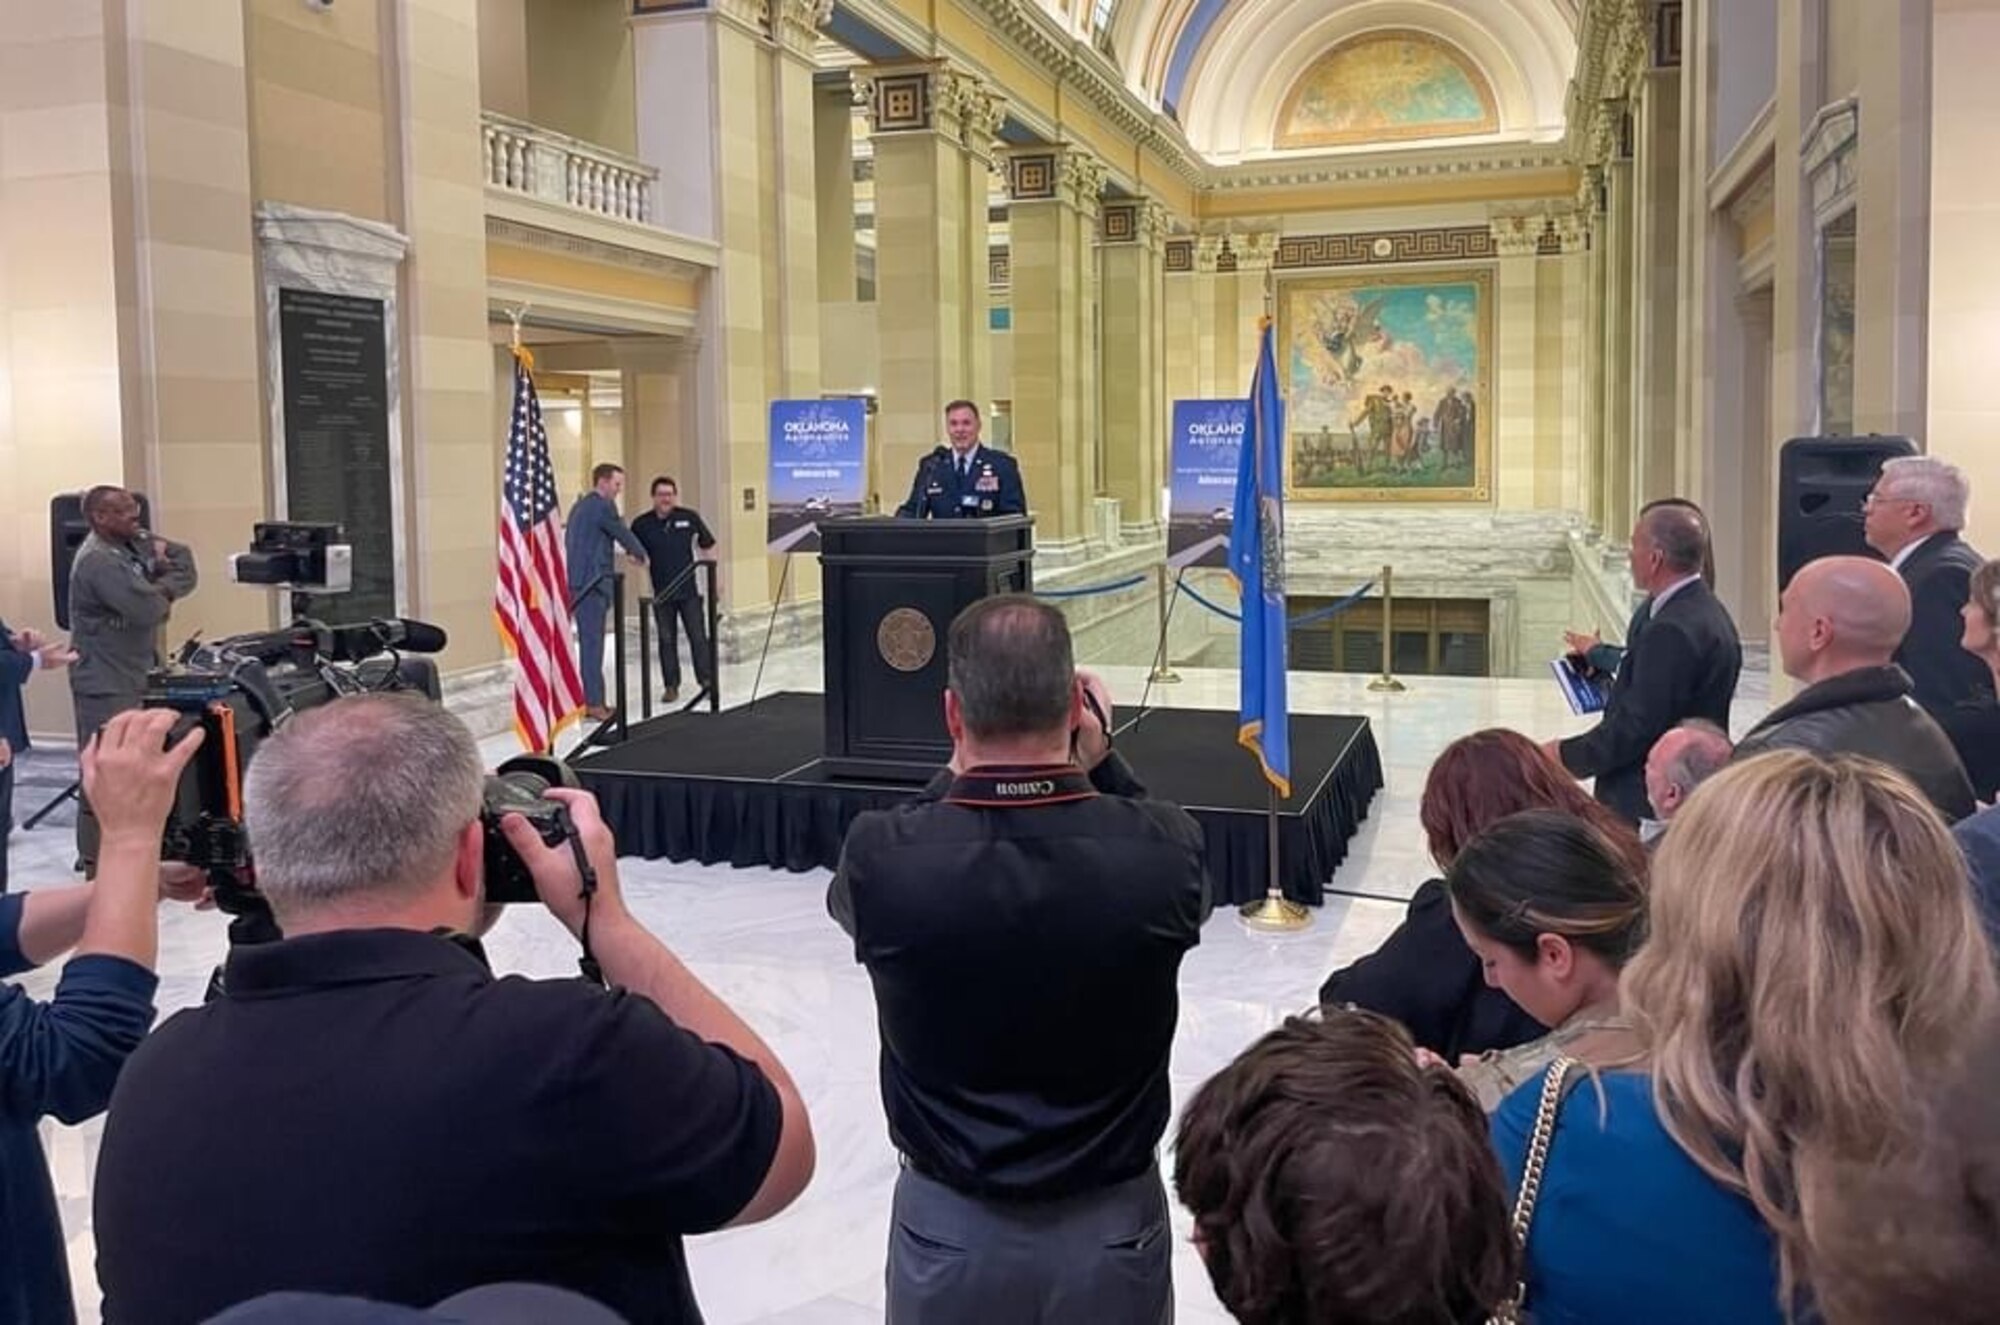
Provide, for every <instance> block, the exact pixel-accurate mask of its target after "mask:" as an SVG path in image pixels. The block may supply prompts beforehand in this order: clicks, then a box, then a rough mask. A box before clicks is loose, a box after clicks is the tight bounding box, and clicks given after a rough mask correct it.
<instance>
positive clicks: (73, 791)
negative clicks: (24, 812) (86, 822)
mask: <svg viewBox="0 0 2000 1325" xmlns="http://www.w3.org/2000/svg"><path fill="white" fill-rule="evenodd" d="M82 793H83V783H82V782H81V781H77V782H72V783H70V784H69V785H68V786H67V787H64V788H63V789H62V790H61V791H59V792H57V793H56V798H55V799H54V800H52V801H50V802H49V803H48V804H47V805H44V806H43V807H42V808H41V809H39V810H36V811H35V812H34V813H33V814H31V815H29V816H28V817H27V818H25V819H23V820H22V821H21V827H22V829H23V830H26V829H30V828H33V827H34V826H35V825H36V824H38V823H40V822H41V821H42V820H44V819H46V818H48V817H49V816H50V815H51V814H53V813H54V812H55V809H56V807H57V806H58V805H61V804H62V803H63V802H64V801H66V800H68V799H69V798H70V797H72V796H80V795H82Z"/></svg>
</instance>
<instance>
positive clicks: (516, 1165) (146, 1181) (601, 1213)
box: [95, 694, 813, 1323]
mask: <svg viewBox="0 0 2000 1325" xmlns="http://www.w3.org/2000/svg"><path fill="white" fill-rule="evenodd" d="M484 782H485V774H484V772H483V770H482V768H481V765H480V760H479V752H478V749H477V747H476V746H475V745H474V743H473V740H472V736H471V733H470V732H468V731H467V730H466V728H465V726H464V724H462V723H461V722H460V721H459V720H458V719H457V718H456V717H453V716H452V715H451V714H449V713H448V712H446V711H445V710H444V709H442V708H440V707H438V706H436V705H433V704H430V703H427V702H425V701H424V700H423V699H421V698H419V697H416V696H413V695H407V694H405V695H393V694H392V695H366V696H359V697H349V698H342V699H336V700H334V701H332V702H330V703H327V704H324V705H322V706H320V707H317V708H313V709H311V710H309V711H306V712H303V713H300V714H298V715H297V716H295V717H294V718H292V719H291V720H290V721H289V722H287V723H285V724H284V725H283V726H282V727H280V728H279V729H278V730H277V732H276V734H275V735H273V736H272V737H271V738H270V739H269V740H267V741H265V742H264V743H263V744H262V745H261V746H260V747H259V749H258V750H257V753H256V756H255V758H254V759H253V760H252V761H251V763H250V766H249V770H248V775H247V779H246V785H245V789H244V811H245V818H246V823H247V828H248V834H249V840H250V845H251V849H252V852H253V853H254V856H255V859H256V880H257V886H258V889H259V891H260V892H261V893H262V895H263V896H264V898H265V899H266V900H267V901H268V902H269V904H270V907H271V909H272V911H273V913H274V915H275V917H276V919H277V922H278V925H279V927H280V928H281V929H282V930H283V932H284V934H285V937H284V938H283V939H281V940H279V941H276V942H271V943H262V944H253V945H248V946H242V947H238V948H236V949H234V950H233V951H232V952H231V953H230V955H229V958H228V962H227V965H226V967H225V970H224V979H223V993H222V995H221V997H219V998H217V999H216V1000H215V1001H213V1002H211V1003H209V1004H208V1005H207V1006H205V1007H202V1008H199V1009H193V1010H189V1011H186V1012H182V1013H180V1014H178V1015H177V1016H175V1017H173V1018H171V1019H170V1020H168V1021H167V1022H166V1024H165V1025H163V1026H162V1027H161V1028H160V1030H159V1032H158V1033H157V1034H156V1035H155V1036H154V1037H153V1039H152V1040H150V1041H149V1042H148V1043H147V1044H146V1045H145V1046H144V1047H143V1048H142V1049H141V1050H140V1052H139V1053H138V1054H137V1055H136V1056H135V1057H134V1059H133V1061H132V1063H131V1064H130V1066H129V1068H128V1070H127V1071H126V1073H125V1076H124V1078H123V1080H122V1081H121V1082H120V1084H119V1089H118V1093H117V1097H116V1100H115V1102H114V1106H113V1109H112V1113H111V1117H110V1119H109V1120H108V1122H107V1124H106V1128H105V1135H104V1146H103V1151H102V1154H101V1157H100V1159H99V1163H98V1173H97V1184H96V1205H95V1225H96V1231H97V1246H98V1277H99V1280H100V1282H101V1284H102V1285H103V1288H104V1319H105V1320H106V1321H110V1322H119V1321H137V1320H143V1321H146V1322H164V1323H172V1322H193V1321H199V1320H203V1319H205V1318H207V1317H208V1316H210V1315H212V1314H213V1313H215V1312H218V1311H221V1310H223V1309H224V1308H226V1307H229V1306H231V1305H234V1304H236V1303H239V1302H243V1301H246V1300H248V1299H251V1298H254V1297H256V1296H259V1295H260V1294H264V1293H268V1292H272V1291H278V1290H284V1289H311V1290H314V1291H319V1292H334V1293H343V1294H352V1295H356V1296H362V1297H369V1298H374V1299H378V1300H381V1301H386V1302H396V1303H403V1304H407V1305H424V1304H428V1303H431V1302H435V1301H437V1300H438V1299H440V1298H442V1297H445V1296H447V1295H449V1294H452V1293H455V1292H458V1291H461V1290H463V1289H466V1288H470V1287H473V1286H476V1285H479V1284H485V1283H494V1282H504V1281H527V1282H538V1283H546V1284H551V1285H555V1286H558V1287H562V1288H568V1289H571V1290H573V1291H576V1292H579V1293H582V1294H584V1295H585V1296H587V1297H590V1298H593V1299H595V1300H597V1301H599V1302H602V1303H603V1304H604V1305H606V1306H608V1307H610V1308H612V1309H613V1310H616V1311H618V1312H620V1313H622V1314H623V1315H625V1316H626V1317H627V1318H628V1319H630V1320H632V1321H633V1322H635V1323H639V1322H680V1321H696V1320H699V1319H700V1315H699V1311H698V1309H697V1308H696V1306H695V1303H694V1296H693V1290H692V1288H691V1286H690V1284H689V1282H688V1276H687V1267H686V1260H685V1257H684V1253H683V1250H682V1246H681V1238H682V1236H683V1235H685V1234H690V1233H700V1232H706V1231H709V1230H712V1229H717V1228H721V1227H724V1226H725V1225H731V1224H744V1223H754V1222H756V1221H758V1220H762V1219H766V1218H769V1217H770V1216H771V1215H773V1214H776V1213H777V1212H778V1211H780V1210H782V1209H783V1208H785V1206H787V1205H789V1204H790V1203H791V1201H792V1200H793V1199H794V1198H795V1197H796V1196H797V1195H798V1194H799V1192H800V1191H801V1190H803V1189H804V1187H805V1184H806V1182H807V1180H808V1179H809V1178H810V1176H811V1174H812V1168H813V1140H812V1132H811V1127H810V1124H809V1122H808V1120H807V1117H806V1112H805V1107H804V1105H803V1104H802V1103H801V1102H800V1099H799V1094H798V1090H797V1088H796V1087H795V1086H794V1085H793V1084H792V1081H791V1079H790V1077H789V1076H788V1075H787V1074H786V1072H785V1070H784V1068H783V1066H782V1065H780V1064H779V1062H778V1060H777V1058H776V1056H775V1055H773V1054H772V1052H771V1050H770V1049H769V1048H768V1047H767V1046H766V1045H765V1044H764V1042H763V1041H762V1040H760V1039H759V1038H758V1037H757V1035H756V1033H755V1032H754V1031H752V1030H751V1029H750V1028H749V1027H748V1026H747V1025H745V1024H744V1023H743V1021H742V1020H741V1019H740V1018H739V1017H738V1016H737V1015H736V1014H735V1013H734V1012H733V1011H732V1010H731V1009H730V1008H729V1007H728V1006H727V1005H726V1004H724V1003H723V1002H722V1001H721V1000H720V999H719V998H717V997H716V996H715V995H714V994H713V993H711V992H710V991H709V990H708V989H707V988H706V987H705V986H704V985H703V984H702V983H701V982H700V981H699V980H698V979H696V978H695V976H694V975H693V974H692V973H691V972H690V971H689V970H688V969H687V968H686V967H685V966H683V965H682V964H681V962H680V961H679V959H677V958H676V957H675V956H674V955H673V954H672V953H671V952H669V951H668V950H667V949H666V947H665V946H664V945H662V944H661V943H660V942H659V940H657V939H655V938H654V937H653V936H652V935H651V934H649V933H648V932H647V931H646V930H645V929H644V928H643V927H642V926H641V925H640V924H639V922H638V921H637V920H636V919H635V918H634V917H633V916H632V914H631V913H630V912H629V911H628V910H627V909H626V907H625V904H624V901H623V898H622V896H621V895H620V892H619V887H618V864H617V859H616V853H615V851H614V849H613V846H612V841H611V834H610V831H609V830H608V829H607V828H606V827H605V826H604V823H603V821H602V819H601V818H600V817H599V816H598V813H597V805H596V802H595V801H594V800H593V799H592V798H591V797H590V796H589V795H587V794H586V793H583V792H580V791H568V790H556V791H552V792H550V793H549V795H550V797H551V798H552V799H556V800H559V801H561V802H562V804H563V806H564V807H565V808H566V810H567V814H568V817H569V819H570V821H571V822H573V824H574V826H575V829H576V832H577V835H578V838H579V839H580V841H581V843H582V848H583V851H584V852H585V853H586V854H587V857H588V861H589V864H590V866H591V872H592V873H593V874H594V876H595V890H594V893H590V894H588V895H586V893H585V875H584V874H583V872H582V871H580V870H579V867H578V863H577V861H576V859H575V856H574V854H573V852H572V849H571V843H569V842H567V841H564V842H562V843H560V844H559V845H557V846H550V845H547V844H545V842H544V839H543V838H542V837H541V836H540V835H538V834H537V833H536V832H535V831H534V829H533V828H532V827H531V825H530V824H529V823H528V822H527V821H526V820H524V819H523V818H521V817H520V816H519V815H514V814H509V815H507V816H506V817H505V818H503V819H502V820H501V821H500V831H502V832H503V833H504V834H505V835H506V839H507V841H508V843H509V845H510V846H511V847H512V848H513V849H514V851H515V852H516V853H518V855H519V856H520V858H521V860H522V861H523V862H524V863H525V865H526V868H527V870H528V872H529V874H530V875H531V876H532V878H533V881H534V885H535V888H536V890H537V892H538V893H539V895H540V899H541V901H542V903H543V904H544V905H546V906H547V907H548V909H549V910H550V911H551V912H553V913H554V915H555V917H556V918H557V919H558V920H560V921H561V922H562V924H563V925H564V926H565V927H566V928H567V929H568V930H569V931H570V933H571V934H572V935H574V936H576V937H577V938H578V939H580V940H581V941H583V942H584V944H585V945H586V947H587V949H589V950H590V951H592V952H594V954H595V957H596V960H597V962H598V964H599V965H600V966H601V969H602V971H603V974H604V976H605V978H606V979H607V980H608V981H609V982H610V984H611V985H612V986H613V987H612V988H611V989H609V990H606V989H601V988H598V987H596V986H595V985H592V984H588V983H585V982H583V981H579V980H573V979H572V980H528V979H523V978H520V977H512V976H510V977H504V978H496V977H495V976H494V975H493V973H492V972H491V971H490V970H489V969H488V968H487V966H486V962H485V958H484V955H483V953H482V952H481V950H480V947H479V945H478V943H477V941H476V940H475V939H473V938H472V937H470V935H471V934H473V933H475V932H479V931H481V930H482V929H483V928H484V922H485V921H487V920H490V916H491V909H490V908H489V907H488V906H487V904H486V891H485V883H484V878H483V876H484V870H485V864H484V862H485V835H486V830H485V827H484V825H483V823H482V815H481V806H482V787H483V784H484Z"/></svg>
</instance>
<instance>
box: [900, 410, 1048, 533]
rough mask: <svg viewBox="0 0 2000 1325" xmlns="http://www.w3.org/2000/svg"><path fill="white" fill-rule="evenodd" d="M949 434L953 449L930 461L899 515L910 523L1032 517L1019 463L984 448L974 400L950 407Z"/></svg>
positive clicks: (919, 471) (946, 416) (946, 423)
mask: <svg viewBox="0 0 2000 1325" xmlns="http://www.w3.org/2000/svg"><path fill="white" fill-rule="evenodd" d="M944 430H945V434H946V435H947V436H949V437H950V438H951V445H950V446H948V447H945V446H940V447H938V448H937V449H936V450H935V451H932V452H931V453H930V454H929V455H927V456H925V457H924V460H923V463H922V464H920V465H918V466H917V476H916V478H915V479H914V480H912V481H911V483H910V499H909V500H908V501H906V502H904V503H903V504H902V505H901V506H899V507H897V508H896V514H897V515H900V516H902V517H904V518H905V519H910V520H922V519H924V518H926V517H928V518H930V519H933V520H952V519H965V518H974V519H976V518H981V517H984V516H991V515H1026V514H1027V513H1028V494H1027V492H1026V491H1025V490H1024V489H1023V488H1022V487H1021V466H1020V464H1019V462H1017V461H1016V460H1015V459H1014V457H1013V456H1011V455H1008V454H1007V453H1006V452H1005V451H995V450H992V449H991V448H989V447H985V446H981V445H980V444H979V406H977V405H975V404H973V403H972V402H971V401H969V400H954V401H952V402H951V404H949V405H946V406H945V407H944Z"/></svg>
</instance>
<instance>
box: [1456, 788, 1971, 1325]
mask: <svg viewBox="0 0 2000 1325" xmlns="http://www.w3.org/2000/svg"><path fill="white" fill-rule="evenodd" d="M1649 922H1650V936H1649V938H1648V940H1647V943H1646V946H1645V947H1644V948H1642V949H1641V950H1640V952H1639V953H1638V955H1637V956H1635V957H1634V958H1633V959H1632V961H1631V962H1630V964H1628V965H1627V966H1626V968H1625V971H1624V977H1623V979H1622V981H1621V984H1620V989H1621V998H1622V1005H1623V1010H1624V1013H1625V1015H1626V1016H1627V1017H1628V1018H1630V1020H1631V1022H1632V1024H1633V1026H1634V1028H1635V1029H1636V1030H1637V1032H1638V1034H1639V1037H1640V1040H1641V1043H1642V1044H1643V1046H1644V1049H1645V1053H1646V1057H1645V1060H1644V1062H1643V1064H1642V1065H1641V1067H1640V1070H1638V1071H1610V1072H1605V1073H1603V1074H1601V1076H1599V1077H1598V1080H1597V1085H1598V1092H1599V1093H1598V1098H1597V1099H1596V1100H1591V1099H1590V1098H1589V1096H1590V1094H1591V1092H1590V1091H1589V1090H1583V1091H1577V1092H1573V1093H1572V1094H1571V1095H1570V1096H1569V1098H1568V1099H1567V1101H1564V1100H1561V1099H1560V1098H1558V1100H1557V1101H1556V1104H1555V1107H1554V1109H1553V1126H1552V1127H1551V1128H1550V1129H1549V1130H1548V1132H1547V1133H1546V1136H1545V1140H1546V1143H1547V1144H1546V1155H1545V1161H1544V1167H1543V1171H1542V1173H1541V1181H1540V1195H1539V1203H1538V1208H1537V1210H1536V1213H1535V1215H1534V1219H1533V1222H1532V1224H1531V1226H1530V1229H1529V1232H1528V1244H1527V1260H1528V1271H1527V1276H1526V1279H1527V1285H1528V1299H1527V1302H1528V1307H1529V1308H1530V1310H1532V1311H1533V1312H1534V1314H1535V1319H1536V1321H1537V1322H1538V1325H1551V1323H1552V1322H1559V1321H1586V1320H1592V1321H1594V1320H1618V1321H1621V1322H1627V1323H1628V1325H1645V1322H1650V1321H1660V1322H1663V1323H1664V1322H1669V1321H1672V1322H1682V1321H1689V1320H1728V1321H1732V1322H1734V1321H1755V1320H1781V1319H1785V1318H1787V1317H1789V1316H1793V1315H1796V1314H1797V1313H1798V1312H1799V1311H1800V1310H1801V1309H1803V1308H1805V1307H1806V1306H1808V1305H1809V1304H1810V1303H1811V1301H1812V1285H1813V1280H1814V1277H1815V1270H1816V1268H1817V1266H1818V1264H1819V1261H1820V1256H1821V1250H1822V1244H1821V1233H1822V1230H1823V1228H1824V1227H1825V1224H1826V1221H1827V1220H1828V1218H1829V1212H1830V1211H1831V1210H1832V1209H1833V1208H1835V1207H1836V1206H1837V1203H1838V1202H1839V1200H1840V1199H1841V1197H1840V1192H1839V1190H1838V1180H1839V1178H1840V1176H1841V1175H1842V1174H1844V1173H1851V1172H1852V1171H1853V1169H1852V1166H1853V1165H1856V1164H1859V1165H1864V1166H1879V1165H1885V1164H1894V1163H1897V1162H1900V1160H1901V1158H1902V1157H1904V1156H1906V1155H1908V1154H1910V1153H1911V1152H1912V1151H1913V1149H1914V1147H1915V1144H1916V1139H1917V1136H1918V1134H1919V1132H1920V1129H1921V1127H1922V1125H1923V1120H1924V1115H1925V1101H1926V1097H1927V1095H1928V1094H1929V1092H1930V1091H1931V1089H1932V1083H1935V1082H1936V1081H1938V1080H1940V1079H1941V1078H1942V1077H1943V1076H1945V1075H1946V1074H1948V1073H1950V1072H1951V1071H1953V1070H1955V1069H1956V1068H1957V1067H1958V1065H1959V1063H1960V1060H1961V1059H1962V1058H1963V1057H1964V1055H1965V1053H1966V1052H1967V1051H1968V1049H1969V1048H1970V1047H1971V1037H1972V1036H1973V1035H1974V1034H1975V1033H1976V1028H1977V1027H1979V1026H1980V1025H1982V1024H1983V1023H1984V1022H1985V1020H1986V1019H1987V1018H1988V1017H1989V1016H1990V1015H1992V1013H1993V1012H1994V1011H1995V1009H1996V1006H2000V994H1996V990H1995V977H1994V971H1993V962H1992V957H1991V955H1990V952H1989V950H1988V948H1987V945H1986V942H1985V939H1984V937H1983V935H1982V934H1981V932H1980V928H1979V922H1978V918H1977V916H1976V915H1975V914H1974V911H1973V907H1972V903H1971V899H1970V895H1969V890H1968V887H1967V884H1966V876H1965V866H1964V862H1963V861H1962V859H1961V858H1960V856H1959V853H1958V850H1957V848H1956V847H1955V845H1954V844H1953V842H1952V839H1951V836H1950V833H1949V832H1948V831H1947V830H1946V828H1945V827H1944V825H1943V824H1942V823H1941V822H1940V821H1939V819H1938V817H1937V815H1936V813H1935V812H1934V811H1933V810H1932V809H1931V808H1930V805H1929V803H1928V802H1927V801H1925V800H1924V799H1923V797H1922V796H1921V795H1920V794H1919V793H1918V792H1917V791H1916V790H1915V788H1913V787H1912V786H1911V785H1910V784H1909V783H1908V782H1907V781H1905V780H1904V779H1903V778H1902V777H1901V776H1900V775H1898V774H1896V773H1894V772H1892V771H1891V770H1889V769H1887V768H1885V767H1882V766H1881V765H1878V764H1873V763H1869V762H1866V761H1862V760H1849V759H1834V760H1824V759H1820V758H1816V757H1814V756H1812V755H1809V754H1804V753H1801V752H1795V751H1780V752H1774V753H1772V754H1768V755H1763V756H1760V757H1758V758H1755V759H1751V760H1748V761H1746V762H1744V763H1742V764H1738V765H1735V766H1733V767H1731V768H1729V769H1726V770H1725V771H1723V772H1722V773H1720V774H1718V775H1716V776H1715V777H1714V778H1712V779H1711V780H1710V781H1708V782H1707V783H1705V784H1703V786H1702V787H1701V788H1700V789H1699V790H1698V791H1697V792H1696V793H1695V794H1694V796H1693V797H1692V798H1691V799H1690V800H1689V801H1688V803H1687V805H1686V807H1685V808H1683V809H1682V810H1681V811H1680V813H1679V814H1678V815H1677V816H1676V817H1675V820H1674V830H1673V832H1671V833H1669V834H1667V835H1666V838H1665V840H1664V841H1663V843H1662V845H1661V848H1660V851H1659V853H1658V855H1657V856H1656V857H1655V858H1654V861H1653V875H1652V900H1651V907H1650V913H1649ZM1541 1084H1542V1083H1541V1082H1539V1081H1535V1082H1529V1083H1528V1084H1527V1085H1525V1086H1523V1087H1522V1088H1521V1089H1520V1090H1518V1091H1516V1092H1515V1093H1514V1095H1512V1096H1510V1097H1509V1099H1508V1100H1507V1102H1506V1104H1505V1105H1503V1106H1502V1107H1501V1109H1500V1111H1499V1112H1498V1113H1496V1114H1495V1115H1494V1143H1495V1145H1496V1147H1497V1148H1498V1150H1499V1153H1500V1160H1501V1167H1502V1168H1503V1170H1505V1171H1507V1173H1508V1175H1509V1177H1510V1179H1511V1180H1512V1181H1513V1182H1514V1183H1515V1185H1516V1188H1517V1189H1518V1187H1519V1184H1520V1181H1521V1178H1522V1172H1523V1168H1524V1160H1525V1157H1526V1155H1527V1153H1528V1151H1529V1150H1530V1148H1531V1137H1532V1136H1533V1134H1534V1133H1535V1132H1536V1130H1537V1128H1536V1124H1537V1105H1538V1103H1539V1097H1540V1094H1541ZM1579 1096H1581V1097H1583V1098H1579Z"/></svg>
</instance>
